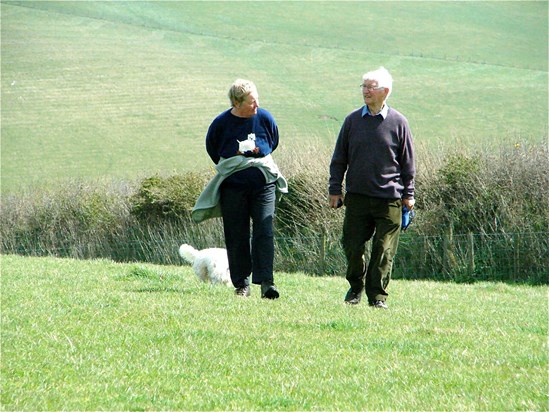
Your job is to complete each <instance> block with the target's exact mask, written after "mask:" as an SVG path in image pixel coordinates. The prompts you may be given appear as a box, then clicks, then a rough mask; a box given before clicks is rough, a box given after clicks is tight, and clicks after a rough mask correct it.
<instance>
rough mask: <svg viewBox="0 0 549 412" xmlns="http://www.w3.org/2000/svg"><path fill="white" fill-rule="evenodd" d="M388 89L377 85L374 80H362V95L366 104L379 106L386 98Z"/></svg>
mask: <svg viewBox="0 0 549 412" xmlns="http://www.w3.org/2000/svg"><path fill="white" fill-rule="evenodd" d="M387 92H388V89H386V88H383V87H381V88H380V87H379V86H378V83H377V81H376V80H364V81H363V82H362V96H363V97H364V103H366V104H367V105H368V106H381V105H383V102H384V101H385V99H386V98H387Z"/></svg>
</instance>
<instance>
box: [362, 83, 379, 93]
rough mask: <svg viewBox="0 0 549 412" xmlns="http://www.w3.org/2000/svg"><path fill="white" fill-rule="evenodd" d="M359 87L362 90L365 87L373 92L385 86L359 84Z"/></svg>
mask: <svg viewBox="0 0 549 412" xmlns="http://www.w3.org/2000/svg"><path fill="white" fill-rule="evenodd" d="M360 88H361V89H362V90H364V89H366V90H368V91H369V92H373V91H374V90H383V89H385V87H383V86H375V87H374V86H367V85H365V84H361V85H360Z"/></svg>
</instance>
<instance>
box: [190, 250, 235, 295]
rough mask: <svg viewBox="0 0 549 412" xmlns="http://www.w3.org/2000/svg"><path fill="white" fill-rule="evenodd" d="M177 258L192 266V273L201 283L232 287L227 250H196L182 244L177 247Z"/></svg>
mask: <svg viewBox="0 0 549 412" xmlns="http://www.w3.org/2000/svg"><path fill="white" fill-rule="evenodd" d="M179 256H181V257H182V258H183V259H185V260H186V261H187V262H189V263H190V264H191V265H192V267H193V270H194V273H195V274H196V276H198V278H199V279H200V280H202V281H203V282H211V283H213V284H216V283H222V284H224V285H226V286H228V287H232V286H233V283H232V282H231V274H230V272H229V260H228V259H227V250H225V249H220V248H210V249H202V250H196V249H195V248H194V247H192V246H191V245H187V244H183V245H181V246H180V247H179Z"/></svg>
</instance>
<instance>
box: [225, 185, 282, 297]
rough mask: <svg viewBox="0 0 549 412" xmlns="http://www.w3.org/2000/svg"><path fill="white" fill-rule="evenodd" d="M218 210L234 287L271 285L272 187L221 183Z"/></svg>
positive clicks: (273, 201) (272, 240)
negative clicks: (219, 207)
mask: <svg viewBox="0 0 549 412" xmlns="http://www.w3.org/2000/svg"><path fill="white" fill-rule="evenodd" d="M221 211H222V214H223V229H224V232H225V245H226V248H227V255H228V258H229V270H230V272H231V280H232V282H233V285H234V287H235V288H241V287H244V286H248V285H249V284H250V274H252V283H254V284H261V283H262V282H273V260H274V236H273V217H274V212H275V185H274V184H266V185H261V186H259V187H258V186H257V185H252V184H250V185H247V184H242V183H240V184H232V183H229V184H223V185H222V186H221ZM250 220H251V222H250ZM250 223H251V224H252V226H251V229H252V236H251V241H250Z"/></svg>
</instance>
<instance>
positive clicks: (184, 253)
mask: <svg viewBox="0 0 549 412" xmlns="http://www.w3.org/2000/svg"><path fill="white" fill-rule="evenodd" d="M179 256H181V257H182V258H183V259H185V260H186V261H187V262H189V263H190V264H192V263H193V262H194V260H195V259H196V257H197V256H198V250H196V249H195V248H194V247H192V246H191V245H187V244H186V243H184V244H182V245H181V246H180V247H179Z"/></svg>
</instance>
